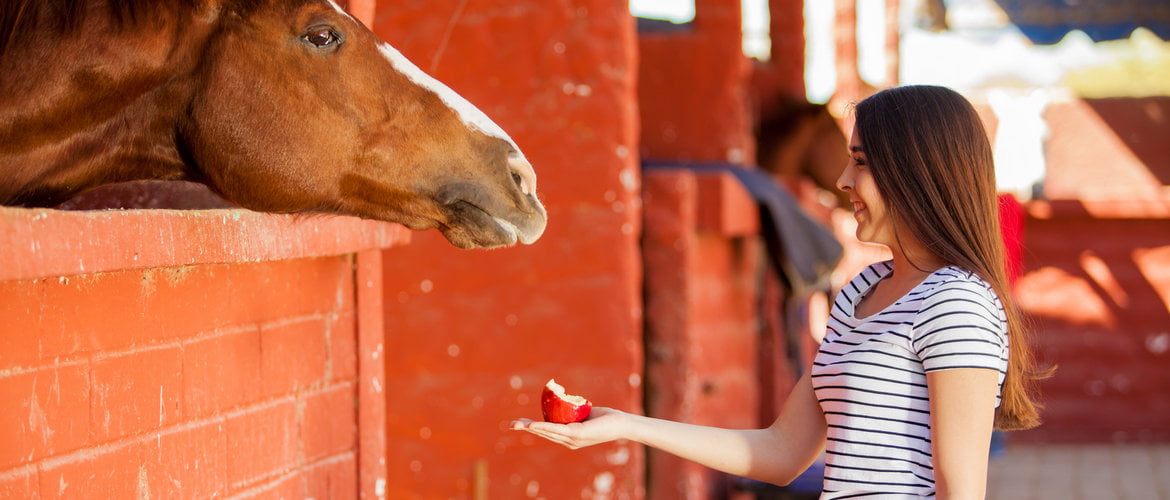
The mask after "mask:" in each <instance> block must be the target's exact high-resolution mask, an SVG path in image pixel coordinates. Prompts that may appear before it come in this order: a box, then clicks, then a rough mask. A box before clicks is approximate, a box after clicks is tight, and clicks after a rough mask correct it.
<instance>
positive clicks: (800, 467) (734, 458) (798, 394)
mask: <svg viewBox="0 0 1170 500" xmlns="http://www.w3.org/2000/svg"><path fill="white" fill-rule="evenodd" d="M512 428H513V429H517V430H525V431H528V432H531V433H533V434H536V435H538V436H541V437H543V438H545V439H548V440H549V441H553V442H555V443H559V444H562V445H564V446H566V447H569V448H573V449H576V448H581V447H584V446H591V445H594V444H598V443H604V442H607V441H613V440H615V439H630V440H633V441H636V442H639V443H642V444H644V445H647V446H650V447H653V448H657V449H659V450H662V451H665V452H667V453H670V454H673V455H677V456H679V457H682V458H685V459H687V460H691V461H693V462H696V463H698V464H700V465H704V466H706V467H710V468H712V469H716V470H719V471H723V472H726V473H729V474H735V475H738V476H743V477H748V478H752V479H756V480H760V481H767V482H770V483H773V484H788V483H789V482H791V481H792V480H793V479H795V478H796V477H797V476H798V475H800V473H801V472H804V470H805V469H807V468H808V466H809V465H810V464H812V462H813V460H816V457H817V455H819V454H820V452H821V450H822V449H823V447H824V445H825V416H824V414H823V413H821V407H820V404H819V403H818V402H817V399H816V396H815V395H814V394H813V389H812V382H811V381H810V379H809V377H808V375H805V376H804V377H803V378H801V379H800V381H799V382H797V384H796V386H795V387H793V389H792V392H791V393H789V395H788V399H787V400H786V401H785V402H784V408H783V409H782V410H781V411H780V416H779V417H777V418H776V421H775V422H773V423H772V425H771V426H769V427H768V428H766V429H751V430H734V429H721V428H716V427H707V426H701V425H693V424H686V423H681V422H672V421H669V420H662V419H657V418H652V417H645V416H641V415H633V414H629V413H624V412H620V411H617V410H613V409H609V408H594V414H593V415H591V416H590V418H589V419H588V420H586V421H584V422H581V423H576V424H568V425H560V424H552V423H548V422H533V421H531V420H528V419H521V420H517V421H514V422H512Z"/></svg>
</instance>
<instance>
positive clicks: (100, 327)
mask: <svg viewBox="0 0 1170 500" xmlns="http://www.w3.org/2000/svg"><path fill="white" fill-rule="evenodd" d="M42 283H43V286H44V309H43V312H42V314H43V318H44V319H45V321H46V322H47V327H48V328H51V329H53V330H55V331H59V332H62V333H63V334H62V335H59V336H56V335H54V336H50V337H47V338H46V339H45V344H44V348H43V349H44V352H43V353H42V357H43V358H52V357H55V356H60V355H65V354H71V353H74V352H78V351H81V352H93V351H98V350H105V349H122V348H126V347H130V346H135V345H143V344H147V343H149V342H151V341H153V339H155V338H156V337H157V334H158V332H156V331H154V330H153V329H152V328H150V327H149V325H148V321H147V318H146V309H145V301H144V296H143V293H144V290H145V289H144V285H143V276H142V274H141V273H139V272H112V273H100V274H86V275H80V276H70V277H66V278H59V279H49V280H45V281H43V282H42Z"/></svg>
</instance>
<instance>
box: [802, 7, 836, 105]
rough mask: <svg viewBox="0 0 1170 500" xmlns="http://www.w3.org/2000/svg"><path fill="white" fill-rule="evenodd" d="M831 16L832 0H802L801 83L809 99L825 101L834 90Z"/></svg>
mask: <svg viewBox="0 0 1170 500" xmlns="http://www.w3.org/2000/svg"><path fill="white" fill-rule="evenodd" d="M833 16H834V12H833V2H825V1H823V0H822V1H817V0H806V1H805V2H804V61H805V62H804V86H805V89H806V90H805V94H806V96H807V97H808V100H809V102H816V103H824V102H827V101H828V100H829V98H830V97H832V96H833V92H834V91H836V90H837V67H836V64H837V57H836V55H835V53H834V51H835V48H834V46H833Z"/></svg>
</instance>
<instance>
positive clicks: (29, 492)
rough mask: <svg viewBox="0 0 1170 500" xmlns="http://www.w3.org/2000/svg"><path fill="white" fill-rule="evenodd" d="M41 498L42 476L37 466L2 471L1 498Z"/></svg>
mask: <svg viewBox="0 0 1170 500" xmlns="http://www.w3.org/2000/svg"><path fill="white" fill-rule="evenodd" d="M40 497H41V495H40V475H39V473H38V472H37V468H36V467H35V466H31V465H30V466H27V467H20V468H17V469H13V470H9V471H0V498H21V499H25V500H37V499H39V498H40Z"/></svg>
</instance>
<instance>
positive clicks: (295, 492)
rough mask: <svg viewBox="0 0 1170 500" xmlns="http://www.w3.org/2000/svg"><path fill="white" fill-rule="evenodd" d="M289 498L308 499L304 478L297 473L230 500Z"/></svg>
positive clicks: (260, 485) (252, 488) (275, 499)
mask: <svg viewBox="0 0 1170 500" xmlns="http://www.w3.org/2000/svg"><path fill="white" fill-rule="evenodd" d="M290 498H306V499H308V498H310V497H308V496H306V495H305V478H304V477H303V476H302V475H301V473H300V472H299V471H298V472H295V473H292V474H287V475H284V476H280V477H278V478H276V479H272V480H270V481H268V482H266V483H262V484H259V485H255V486H251V487H249V488H247V489H245V490H243V491H240V492H237V493H235V494H233V495H232V496H231V499H232V500H288V499H290Z"/></svg>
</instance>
